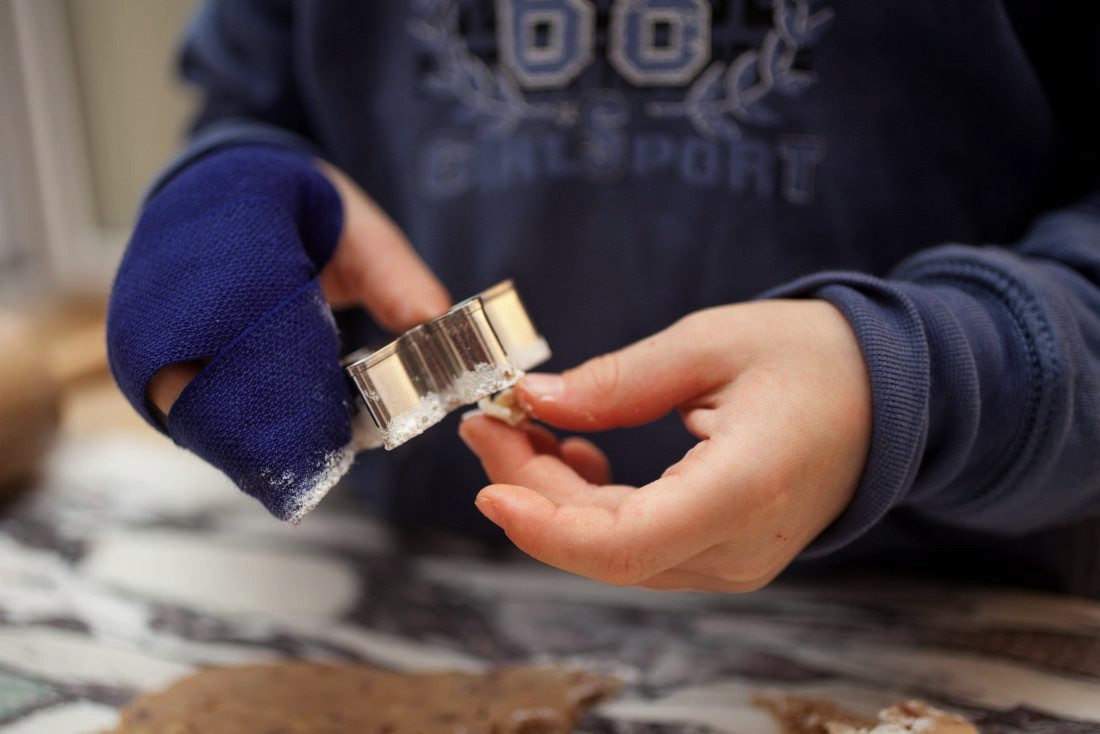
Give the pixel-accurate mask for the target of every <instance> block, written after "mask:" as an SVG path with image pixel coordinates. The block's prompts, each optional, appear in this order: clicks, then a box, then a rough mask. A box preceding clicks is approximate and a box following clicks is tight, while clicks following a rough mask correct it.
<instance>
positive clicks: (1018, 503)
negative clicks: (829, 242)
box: [766, 196, 1100, 558]
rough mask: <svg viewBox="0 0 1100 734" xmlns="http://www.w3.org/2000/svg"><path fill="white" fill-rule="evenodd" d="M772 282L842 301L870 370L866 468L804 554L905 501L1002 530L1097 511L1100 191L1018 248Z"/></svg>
mask: <svg viewBox="0 0 1100 734" xmlns="http://www.w3.org/2000/svg"><path fill="white" fill-rule="evenodd" d="M766 295H767V297H791V296H795V297H806V296H809V297H819V298H823V299H825V300H828V301H829V302H831V303H833V304H834V305H835V306H837V307H838V308H839V309H840V310H841V311H842V312H843V313H844V314H845V315H846V316H847V318H848V320H849V321H850V323H851V324H852V327H853V328H854V330H855V332H856V334H857V336H858V338H859V341H860V344H861V346H862V349H863V354H864V358H865V360H866V363H867V368H868V372H869V374H870V379H871V386H872V394H873V402H874V406H873V407H874V429H873V437H872V442H871V452H870V457H869V460H868V464H867V467H866V470H865V473H864V476H863V479H862V482H861V484H860V487H859V489H858V491H857V494H856V496H855V499H854V500H853V502H852V503H851V505H850V506H849V507H848V509H847V510H846V511H845V512H844V513H843V514H842V515H841V517H840V518H839V519H838V520H836V521H835V522H834V523H833V525H832V526H831V527H829V528H828V529H827V530H826V531H825V532H824V533H823V534H822V535H821V536H819V537H818V538H817V540H815V541H814V543H812V544H811V546H810V547H809V548H808V549H807V550H806V552H805V554H804V557H806V558H815V557H820V556H823V555H826V554H828V553H831V552H833V551H835V550H837V549H839V548H840V547H842V546H845V545H847V544H848V543H850V542H851V541H853V540H854V539H856V538H857V537H859V536H861V535H863V534H864V533H865V532H866V531H867V530H868V529H870V528H871V527H872V526H874V525H875V524H876V523H878V522H879V520H881V519H882V517H883V516H884V515H885V514H886V513H887V512H889V511H890V510H891V509H893V508H900V507H905V508H907V509H908V510H909V511H910V512H913V513H916V514H918V515H920V516H922V517H924V518H926V519H927V520H930V521H932V522H934V523H936V524H939V525H943V526H949V527H954V528H960V529H968V530H975V531H980V532H982V533H987V534H997V535H1004V536H1014V535H1024V534H1028V533H1032V532H1036V531H1039V530H1042V529H1045V528H1050V527H1053V526H1056V525H1060V524H1066V523H1069V522H1071V521H1073V520H1076V519H1080V518H1082V517H1084V516H1086V515H1089V514H1094V513H1097V512H1100V196H1098V197H1095V198H1093V199H1092V200H1090V201H1086V202H1084V203H1082V204H1080V205H1079V206H1075V207H1070V208H1066V209H1062V210H1058V211H1056V212H1054V213H1051V214H1048V215H1046V216H1045V217H1043V218H1042V219H1040V220H1039V221H1038V222H1037V223H1036V224H1035V225H1034V227H1033V228H1032V229H1031V231H1030V232H1029V233H1028V234H1027V235H1026V236H1025V237H1024V238H1023V240H1022V241H1021V242H1019V243H1017V244H1016V245H1015V246H1013V247H1011V248H1005V247H976V246H962V245H947V246H942V247H936V248H931V249H928V250H926V251H923V252H921V253H919V254H918V255H916V256H914V257H912V258H910V259H908V260H906V261H904V262H902V263H901V264H900V265H899V266H898V267H897V268H896V269H895V270H894V271H893V272H892V273H890V275H889V276H888V277H887V278H883V279H879V278H874V277H870V276H866V275H861V274H855V273H822V274H819V275H815V276H811V277H809V278H806V279H804V280H801V281H798V282H796V283H792V284H789V285H787V286H783V287H781V288H778V289H776V290H774V291H772V292H770V293H768V294H766Z"/></svg>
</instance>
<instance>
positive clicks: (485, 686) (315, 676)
mask: <svg viewBox="0 0 1100 734" xmlns="http://www.w3.org/2000/svg"><path fill="white" fill-rule="evenodd" d="M617 690H618V682H617V681H615V680H614V679H611V678H606V677H602V676H599V675H595V674H592V673H588V672H584V671H578V670H568V669H563V668H556V667H517V668H505V669H501V670H497V671H493V672H489V673H486V674H484V675H476V674H471V673H429V674H402V673H393V672H388V671H384V670H378V669H375V668H371V667H367V666H362V665H323V664H315V663H285V664H278V665H263V666H250V667H241V668H221V669H211V670H205V671H202V672H199V673H196V674H194V675H192V676H190V677H188V678H185V679H183V680H181V681H179V682H178V683H176V684H175V685H173V686H172V687H170V688H168V689H167V690H165V691H162V692H159V693H152V694H147V695H144V696H142V697H140V698H138V699H137V700H136V701H134V702H133V703H131V704H130V705H129V706H127V707H126V709H125V710H124V711H123V712H122V720H121V723H120V724H119V725H118V727H117V728H115V729H114V730H113V732H112V734H225V733H227V732H234V733H235V734H250V733H252V732H255V734H353V733H354V734H404V733H408V734H436V733H437V732H438V733H439V734H443V733H446V734H565V733H566V732H570V731H572V729H573V726H574V725H575V724H576V722H577V721H578V720H579V719H580V717H581V716H582V715H583V714H584V712H585V711H586V710H587V709H588V708H589V707H591V706H593V705H595V704H596V703H599V702H600V701H603V700H604V699H606V698H608V697H609V696H611V695H612V694H613V693H615V691H617Z"/></svg>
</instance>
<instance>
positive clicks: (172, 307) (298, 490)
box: [107, 146, 351, 520]
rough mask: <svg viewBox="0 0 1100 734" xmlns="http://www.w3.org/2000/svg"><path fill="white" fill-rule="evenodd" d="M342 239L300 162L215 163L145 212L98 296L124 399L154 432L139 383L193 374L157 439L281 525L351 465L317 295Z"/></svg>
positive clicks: (228, 158)
mask: <svg viewBox="0 0 1100 734" xmlns="http://www.w3.org/2000/svg"><path fill="white" fill-rule="evenodd" d="M342 226H343V209H342V206H341V204H340V198H339V195H338V194H337V192H336V190H335V189H334V188H333V187H332V185H331V184H330V183H329V182H328V181H327V179H325V177H324V176H323V175H321V174H320V173H319V172H318V171H317V170H316V169H315V168H314V166H313V163H312V161H311V159H310V158H309V157H307V156H305V155H303V154H300V153H296V152H290V151H284V150H278V149H274V148H266V147H262V146H246V147H238V148H228V149H223V150H219V151H215V152H212V153H210V154H208V155H207V156H206V157H204V158H202V159H200V160H198V161H197V162H195V163H193V164H192V165H191V166H190V167H188V168H187V169H185V170H183V171H182V172H181V173H179V175H177V176H176V177H174V178H172V179H171V180H169V181H168V182H167V183H166V184H164V185H163V186H162V188H160V189H159V190H158V191H157V192H156V193H155V194H154V195H153V196H152V197H151V199H150V200H149V201H148V203H147V205H146V206H145V209H144V211H143V213H142V216H141V219H140V221H139V222H138V224H137V227H136V229H135V231H134V234H133V238H132V239H131V241H130V245H129V248H128V249H127V252H126V255H125V256H124V258H123V261H122V264H121V266H120V269H119V272H118V276H117V278H116V281H115V285H114V289H113V292H112V294H111V302H110V308H109V312H108V320H107V342H108V355H109V358H110V363H111V369H112V372H113V373H114V376H115V379H116V380H117V381H118V383H119V385H120V387H121V388H122V391H123V392H124V393H125V395H126V397H127V398H128V399H129V400H130V402H131V403H132V404H133V406H134V407H135V408H136V409H137V410H138V412H139V413H141V415H142V416H144V417H145V418H146V420H148V421H149V422H150V423H152V424H153V425H154V426H156V427H157V428H158V429H161V430H164V429H165V427H164V426H161V425H160V424H159V422H158V421H157V420H155V418H154V417H153V415H152V413H151V412H150V408H149V405H148V403H147V401H146V386H147V384H148V382H149V380H150V378H151V377H152V376H153V374H154V373H156V372H157V370H159V369H161V368H162V367H165V366H167V365H170V364H174V363H178V362H188V361H193V360H201V361H202V362H204V363H207V366H206V367H205V368H204V369H203V371H202V372H201V373H200V374H199V376H198V377H197V378H196V379H195V380H194V381H193V382H192V383H191V384H190V385H189V386H188V387H187V388H186V389H185V390H184V391H183V393H182V394H181V395H180V397H179V400H178V401H177V402H176V404H175V405H174V406H173V408H172V410H171V412H170V413H169V415H168V417H167V421H166V423H167V426H166V428H167V431H168V433H169V434H170V435H171V436H172V438H173V439H174V440H175V441H176V442H177V443H179V444H180V445H181V446H184V447H185V448H188V449H190V450H192V451H194V452H195V453H197V454H199V455H200V456H202V457H203V458H205V459H207V460H208V461H210V462H211V463H212V464H214V465H215V466H217V467H218V468H220V469H221V470H222V471H224V472H225V473H226V474H227V475H229V477H230V478H231V479H233V481H234V482H236V483H237V484H238V485H239V486H240V487H241V488H242V489H243V490H244V491H246V492H248V493H249V494H250V495H252V496H253V497H256V498H257V499H259V500H260V501H261V502H262V503H263V504H264V506H265V507H267V509H268V510H270V511H271V512H272V513H273V514H275V515H276V516H278V517H280V518H282V519H286V520H295V519H297V518H299V517H300V516H301V515H302V514H303V512H304V511H307V510H308V509H309V507H310V506H311V504H312V503H314V502H315V501H316V500H317V499H319V496H318V495H319V494H320V493H323V491H324V490H325V489H327V486H329V485H331V483H332V482H333V481H335V477H334V474H337V473H339V471H340V468H341V466H342V467H343V468H344V469H346V464H347V463H350V454H349V450H348V449H347V448H346V447H347V446H348V444H349V443H350V440H351V427H350V420H349V417H348V407H347V406H348V391H347V387H346V384H345V382H344V379H343V376H342V372H341V369H340V365H339V342H338V339H337V334H336V327H335V323H334V322H333V319H332V314H331V312H330V310H329V308H328V305H327V304H326V303H325V301H324V298H323V296H322V294H321V291H320V286H319V284H318V282H317V275H318V272H319V271H320V269H321V268H322V267H323V266H324V264H325V263H326V262H327V261H328V259H329V258H330V257H331V255H332V252H333V250H334V249H335V246H336V242H337V240H338V238H339V234H340V231H341V228H342Z"/></svg>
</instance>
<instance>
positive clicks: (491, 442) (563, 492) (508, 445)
mask: <svg viewBox="0 0 1100 734" xmlns="http://www.w3.org/2000/svg"><path fill="white" fill-rule="evenodd" d="M548 433H549V432H548V431H546V429H534V430H532V429H527V430H525V429H523V428H513V427H511V426H508V425H506V424H504V423H502V422H500V421H498V420H495V419H493V418H488V417H486V416H479V415H474V416H471V417H469V418H467V419H466V420H464V421H462V423H461V424H459V427H458V434H459V436H460V437H461V438H462V440H463V442H464V443H465V444H466V445H467V446H468V447H469V449H470V450H471V451H473V452H474V454H475V455H476V456H477V458H478V460H479V461H481V465H482V467H483V468H484V469H485V473H486V474H487V475H488V476H489V480H490V481H492V482H498V483H504V484H518V485H522V486H525V487H532V486H534V487H538V488H539V489H540V490H541V491H542V492H544V493H546V495H547V496H548V497H550V499H551V500H552V501H554V502H571V503H576V504H584V503H586V502H587V498H586V495H588V494H589V491H590V490H591V486H590V485H589V484H588V482H586V481H585V480H584V479H583V478H582V477H581V475H579V474H578V473H577V472H575V471H573V469H571V468H570V467H569V465H568V464H566V463H565V462H564V461H562V460H561V458H560V448H559V447H556V446H555V448H559V452H553V451H551V452H547V451H540V450H539V448H540V447H538V446H536V444H540V443H541V444H542V448H544V449H545V448H548V445H547V435H546V434H548ZM554 443H555V444H556V443H557V442H556V440H554Z"/></svg>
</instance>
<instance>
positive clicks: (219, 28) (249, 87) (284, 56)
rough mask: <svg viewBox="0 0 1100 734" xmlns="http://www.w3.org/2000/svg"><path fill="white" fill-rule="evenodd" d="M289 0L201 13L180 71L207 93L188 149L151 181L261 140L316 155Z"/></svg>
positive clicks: (232, 0)
mask: <svg viewBox="0 0 1100 734" xmlns="http://www.w3.org/2000/svg"><path fill="white" fill-rule="evenodd" d="M294 5H295V4H294V3H293V2H292V1H291V0H210V2H207V3H206V4H205V5H203V6H202V8H201V9H200V10H199V12H198V13H197V14H196V16H195V18H194V20H193V21H192V23H191V26H190V28H189V29H188V31H187V34H186V37H185V38H184V41H183V46H182V49H181V51H180V55H179V71H180V74H181V75H182V76H183V78H184V79H185V80H186V81H187V82H188V83H189V84H191V85H193V86H195V87H196V88H197V89H198V90H199V92H200V95H201V102H200V106H199V111H198V113H197V115H196V116H195V119H194V122H193V123H192V126H191V137H190V140H189V143H188V145H187V147H186V148H185V149H184V150H183V152H182V153H181V154H180V155H179V156H178V157H177V158H176V160H175V161H174V162H173V163H172V164H171V165H169V166H168V167H167V168H166V169H165V170H164V171H163V172H161V174H160V176H159V177H158V178H157V180H156V182H154V184H153V186H152V190H154V191H155V190H157V189H158V188H159V187H160V186H161V185H163V183H164V182H165V181H167V180H168V179H169V178H171V177H172V176H174V175H176V174H177V173H179V172H180V171H181V170H183V169H184V168H186V167H187V166H188V165H190V163H191V162H193V161H194V160H196V159H197V158H200V157H201V156H203V155H205V154H206V153H209V152H210V151H211V150H214V149H217V148H223V147H227V146H231V145H239V144H247V143H262V144H265V145H270V146H277V147H282V148H289V149H293V150H298V151H300V152H304V153H310V154H314V155H316V154H317V153H318V151H317V149H316V144H315V138H314V133H313V131H312V130H311V128H310V125H309V122H308V118H307V107H306V105H305V104H304V103H303V100H302V97H301V90H300V88H299V85H298V82H297V79H296V77H295V74H294V64H295V60H296V55H297V54H296V48H295V39H296V33H295V27H296V26H295V23H294V14H295V7H294Z"/></svg>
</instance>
